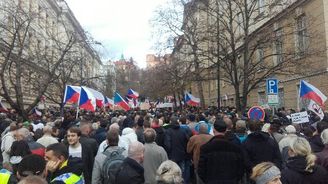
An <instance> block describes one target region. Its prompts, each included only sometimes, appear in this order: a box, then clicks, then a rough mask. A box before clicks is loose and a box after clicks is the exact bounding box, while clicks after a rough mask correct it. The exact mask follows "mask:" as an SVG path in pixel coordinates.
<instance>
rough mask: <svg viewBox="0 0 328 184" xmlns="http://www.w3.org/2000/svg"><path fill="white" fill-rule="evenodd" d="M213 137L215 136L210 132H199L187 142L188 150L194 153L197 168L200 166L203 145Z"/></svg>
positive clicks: (193, 158)
mask: <svg viewBox="0 0 328 184" xmlns="http://www.w3.org/2000/svg"><path fill="white" fill-rule="evenodd" d="M212 137H213V136H212V135H210V134H198V135H194V136H192V137H191V138H190V139H189V142H188V144H187V152H188V153H190V154H192V155H193V157H192V160H193V163H194V168H195V169H197V168H198V161H199V156H200V148H201V146H202V145H204V144H206V143H207V142H208V141H209V140H210V139H211V138H212Z"/></svg>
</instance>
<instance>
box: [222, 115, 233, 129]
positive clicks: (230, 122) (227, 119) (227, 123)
mask: <svg viewBox="0 0 328 184" xmlns="http://www.w3.org/2000/svg"><path fill="white" fill-rule="evenodd" d="M223 121H224V123H225V124H226V126H227V130H231V129H232V128H233V123H232V120H231V119H230V118H229V117H224V118H223Z"/></svg>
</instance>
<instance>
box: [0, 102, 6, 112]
mask: <svg viewBox="0 0 328 184" xmlns="http://www.w3.org/2000/svg"><path fill="white" fill-rule="evenodd" d="M0 112H8V109H7V108H6V107H5V106H4V105H3V104H2V102H1V100H0Z"/></svg>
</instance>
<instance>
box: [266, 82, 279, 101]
mask: <svg viewBox="0 0 328 184" xmlns="http://www.w3.org/2000/svg"><path fill="white" fill-rule="evenodd" d="M278 89H279V88H278V79H273V78H272V79H267V81H266V92H267V99H268V104H269V105H272V106H275V105H278V104H279V96H278V92H279V90H278Z"/></svg>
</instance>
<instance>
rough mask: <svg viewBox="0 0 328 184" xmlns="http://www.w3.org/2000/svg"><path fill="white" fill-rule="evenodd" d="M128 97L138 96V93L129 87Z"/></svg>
mask: <svg viewBox="0 0 328 184" xmlns="http://www.w3.org/2000/svg"><path fill="white" fill-rule="evenodd" d="M128 97H130V98H139V93H138V92H136V91H133V90H132V89H131V88H130V89H129V90H128Z"/></svg>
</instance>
